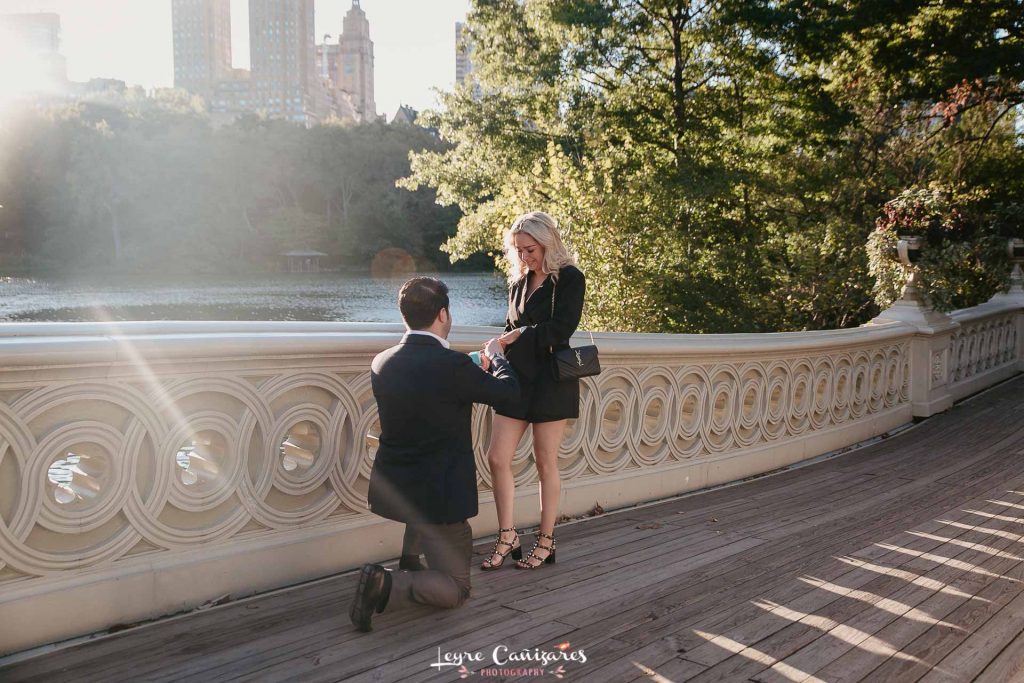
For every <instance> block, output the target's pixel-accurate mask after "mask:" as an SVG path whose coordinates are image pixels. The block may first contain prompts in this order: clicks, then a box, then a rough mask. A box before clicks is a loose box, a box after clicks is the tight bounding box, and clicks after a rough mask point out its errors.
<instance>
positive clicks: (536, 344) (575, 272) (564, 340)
mask: <svg viewBox="0 0 1024 683" xmlns="http://www.w3.org/2000/svg"><path fill="white" fill-rule="evenodd" d="M527 280H528V277H527V276H526V275H524V276H523V277H521V278H519V280H517V281H516V282H515V283H513V284H512V286H511V287H510V288H509V293H508V315H507V316H506V318H505V331H506V332H508V331H511V330H514V329H516V328H517V327H525V328H526V329H524V330H523V333H522V336H520V337H519V339H518V340H516V343H515V344H512V345H511V346H509V347H508V350H507V355H508V359H509V362H510V363H511V364H512V367H513V368H515V369H516V371H517V372H519V373H520V379H524V378H525V379H527V380H529V379H536V377H537V375H538V373H540V372H546V373H551V349H554V350H555V351H558V350H559V349H567V348H569V339H570V337H572V335H573V334H574V333H575V332H576V328H577V327H579V324H580V318H581V317H582V316H583V300H584V297H585V295H586V289H587V284H586V278H585V277H584V276H583V273H582V272H580V270H579V269H578V268H577V267H576V266H563V267H562V268H561V269H560V270H559V271H558V283H557V286H556V284H555V279H554V277H553V276H552V275H548V276H547V278H546V279H545V280H544V283H543V284H542V285H541V286H540V287H539V288H538V289H537V291H535V292H534V293H533V295H532V296H530V298H529V299H528V300H527V299H526V288H527ZM552 296H554V314H553V315H552V303H551V299H552Z"/></svg>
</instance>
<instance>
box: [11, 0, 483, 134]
mask: <svg viewBox="0 0 1024 683" xmlns="http://www.w3.org/2000/svg"><path fill="white" fill-rule="evenodd" d="M351 6H352V2H351V0H316V40H317V42H322V41H323V36H324V34H330V35H331V42H337V39H338V35H339V34H340V33H341V28H342V19H343V18H344V16H345V12H347V11H348V9H349V8H350V7H351ZM362 7H363V11H365V12H366V16H367V18H368V19H369V21H370V38H371V39H372V40H373V52H374V71H375V83H374V96H375V99H376V101H377V112H378V113H379V114H387V116H388V118H389V119H390V118H391V117H392V116H394V114H395V111H396V110H397V109H398V106H399V104H408V105H411V106H412V107H414V108H415V109H420V110H422V109H426V108H430V107H432V106H433V105H434V104H435V102H436V98H435V96H434V94H433V92H432V91H431V89H432V88H439V89H442V90H450V89H451V88H452V86H453V85H454V83H455V22H456V21H462V20H463V19H464V18H465V16H466V12H467V11H468V9H469V0H362ZM10 12H56V13H57V14H60V15H61V29H62V34H63V41H62V53H63V54H64V56H65V57H66V58H67V63H68V78H70V79H71V80H74V81H85V80H88V79H90V78H117V79H121V80H123V81H126V82H127V83H128V84H129V85H142V86H144V87H146V88H155V87H170V86H172V85H173V84H174V59H173V45H172V37H171V0H0V14H3V13H10ZM248 14H249V3H248V0H231V33H232V40H231V48H232V53H233V61H234V66H235V67H238V68H248V66H249V33H248V24H247V22H248ZM3 68H4V65H2V64H0V69H3Z"/></svg>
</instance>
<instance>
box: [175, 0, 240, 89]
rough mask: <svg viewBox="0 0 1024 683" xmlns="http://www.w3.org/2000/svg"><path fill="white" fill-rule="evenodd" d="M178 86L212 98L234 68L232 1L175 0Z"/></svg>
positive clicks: (176, 77) (176, 73)
mask: <svg viewBox="0 0 1024 683" xmlns="http://www.w3.org/2000/svg"><path fill="white" fill-rule="evenodd" d="M171 25H172V30H173V33H174V41H173V42H174V87H176V88H184V89H185V90H188V91H189V92H191V93H193V94H196V95H200V96H202V97H204V98H205V99H207V100H210V99H211V98H212V96H213V94H214V92H215V91H216V89H217V83H218V82H219V81H221V80H225V79H229V78H230V76H231V73H232V69H231V1H230V0H172V2H171Z"/></svg>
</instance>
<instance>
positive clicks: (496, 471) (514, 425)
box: [487, 415, 529, 563]
mask: <svg viewBox="0 0 1024 683" xmlns="http://www.w3.org/2000/svg"><path fill="white" fill-rule="evenodd" d="M527 426H529V423H528V422H526V421H525V420H516V419H513V418H511V417H505V416H504V415H495V416H494V419H493V420H492V421H491V442H490V444H488V446H487V463H488V464H489V465H490V467H491V481H492V482H493V486H494V506H495V507H496V508H497V510H498V527H499V528H502V529H510V528H512V527H513V526H515V523H514V510H513V507H514V505H515V502H514V501H515V495H516V484H515V479H514V478H513V476H512V458H513V457H514V456H515V454H516V447H517V446H519V441H520V439H522V438H523V434H524V433H525V432H526V428H527ZM513 538H514V537H513V535H512V533H511V532H505V533H503V534H501V540H503V541H507V542H509V543H511V542H512V540H513ZM499 549H500V550H503V551H505V550H508V546H502V547H501V548H499ZM491 562H492V563H500V562H501V558H500V557H498V556H497V555H492V556H491Z"/></svg>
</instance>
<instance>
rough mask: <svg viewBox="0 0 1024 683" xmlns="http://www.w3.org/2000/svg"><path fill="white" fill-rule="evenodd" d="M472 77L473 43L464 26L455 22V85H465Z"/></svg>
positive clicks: (459, 22)
mask: <svg viewBox="0 0 1024 683" xmlns="http://www.w3.org/2000/svg"><path fill="white" fill-rule="evenodd" d="M472 75H473V42H472V40H470V37H469V31H468V29H467V28H466V24H464V23H463V22H461V21H457V22H455V85H460V84H462V83H466V82H467V81H469V80H470V79H471V78H472Z"/></svg>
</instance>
